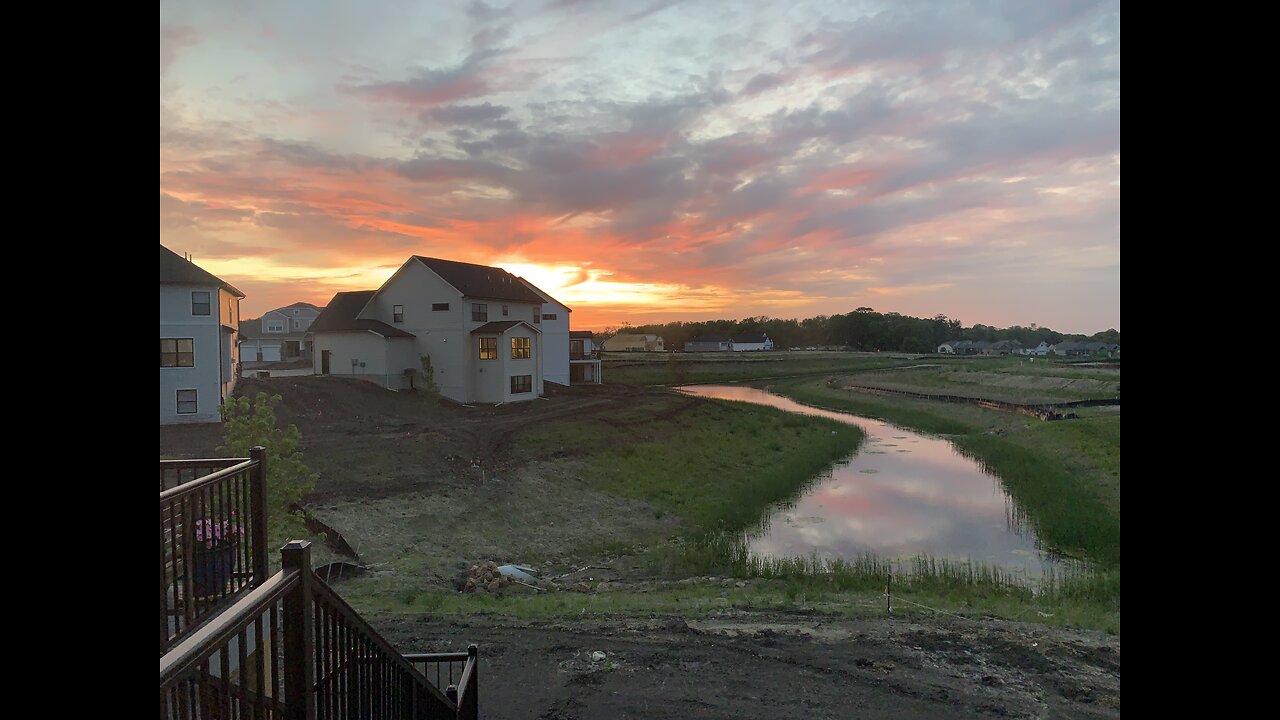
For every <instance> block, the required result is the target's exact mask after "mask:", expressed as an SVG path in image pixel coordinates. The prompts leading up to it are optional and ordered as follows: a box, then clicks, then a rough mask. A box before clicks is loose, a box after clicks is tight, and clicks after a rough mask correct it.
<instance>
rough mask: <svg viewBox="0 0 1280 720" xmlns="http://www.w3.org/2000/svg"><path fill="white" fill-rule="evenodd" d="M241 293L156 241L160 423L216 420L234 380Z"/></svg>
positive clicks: (237, 352)
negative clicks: (158, 280)
mask: <svg viewBox="0 0 1280 720" xmlns="http://www.w3.org/2000/svg"><path fill="white" fill-rule="evenodd" d="M243 297H244V293H242V292H240V291H239V290H237V289H235V288H234V287H232V286H231V285H230V284H229V283H227V282H226V281H224V280H221V279H220V278H218V277H217V276H215V275H213V274H211V273H209V272H208V271H206V270H204V269H202V268H200V267H198V266H197V265H195V264H194V263H192V262H191V261H190V260H187V259H186V258H184V257H182V256H181V255H179V254H177V253H175V252H173V251H172V250H170V249H169V248H166V247H165V246H163V245H161V246H160V424H161V425H169V424H173V423H187V422H217V421H219V420H221V419H222V413H221V410H220V406H221V405H222V403H223V401H225V400H226V398H227V396H229V395H230V394H231V391H232V390H234V389H235V386H236V374H237V365H239V364H240V351H239V347H238V345H237V343H236V332H237V328H238V327H239V324H240V299H241V298H243Z"/></svg>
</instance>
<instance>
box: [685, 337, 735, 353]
mask: <svg viewBox="0 0 1280 720" xmlns="http://www.w3.org/2000/svg"><path fill="white" fill-rule="evenodd" d="M684 351H685V352H732V351H733V340H730V339H729V338H722V337H692V338H689V339H688V340H686V341H685V343H684Z"/></svg>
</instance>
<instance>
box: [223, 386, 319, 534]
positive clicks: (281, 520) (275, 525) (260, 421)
mask: <svg viewBox="0 0 1280 720" xmlns="http://www.w3.org/2000/svg"><path fill="white" fill-rule="evenodd" d="M278 404H280V396H279V395H271V396H268V395H267V394H266V393H264V392H260V393H258V396H257V397H256V398H254V399H253V400H250V399H249V398H246V397H233V398H230V399H229V400H227V402H226V404H224V405H223V406H222V420H223V425H222V433H223V444H222V445H221V446H220V447H219V448H218V450H219V451H220V452H223V453H227V454H229V455H231V456H232V457H246V456H248V455H249V450H251V449H252V448H254V447H255V446H258V445H261V446H262V447H264V448H266V450H267V525H268V532H269V533H270V535H271V538H272V541H273V542H274V541H275V540H277V539H280V540H282V541H283V539H286V538H287V537H302V536H303V535H304V534H305V532H306V528H305V527H304V526H303V523H302V513H301V512H300V511H298V510H297V509H296V507H297V504H298V502H299V501H301V500H302V497H303V496H304V495H306V494H307V493H309V492H311V491H312V490H314V489H315V486H316V476H315V473H313V472H311V470H310V468H308V467H307V465H306V463H304V462H303V461H302V452H301V451H300V450H298V445H299V444H300V443H301V442H302V433H301V432H299V431H298V426H297V425H289V427H287V428H283V429H281V428H280V427H278V426H277V425H276V411H275V408H276V405H278Z"/></svg>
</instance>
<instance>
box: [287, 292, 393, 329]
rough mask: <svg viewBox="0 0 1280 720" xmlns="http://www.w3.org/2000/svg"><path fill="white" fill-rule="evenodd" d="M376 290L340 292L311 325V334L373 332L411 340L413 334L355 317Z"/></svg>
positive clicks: (379, 321) (375, 321)
mask: <svg viewBox="0 0 1280 720" xmlns="http://www.w3.org/2000/svg"><path fill="white" fill-rule="evenodd" d="M376 292H377V291H376V290H356V291H354V292H340V293H338V294H337V295H334V296H333V299H332V300H330V301H329V305H328V307H326V308H325V309H324V310H323V311H322V312H321V313H320V317H318V318H316V319H315V322H313V323H311V327H310V331H311V332H312V333H325V332H373V333H377V334H379V335H381V336H382V337H387V338H411V337H414V335H413V333H408V332H405V331H404V330H401V329H399V328H396V327H392V326H391V325H388V324H386V323H384V322H382V321H381V320H362V319H360V318H359V317H357V315H359V314H360V311H361V310H363V309H364V306H365V305H368V304H369V300H370V299H371V298H372V297H373V294H374V293H376Z"/></svg>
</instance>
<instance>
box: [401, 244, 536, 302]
mask: <svg viewBox="0 0 1280 720" xmlns="http://www.w3.org/2000/svg"><path fill="white" fill-rule="evenodd" d="M413 257H414V258H415V259H416V260H417V261H418V262H420V263H422V264H423V265H426V266H427V267H428V268H430V269H431V271H432V272H434V273H435V274H437V275H439V276H440V278H441V279H443V280H444V281H445V282H447V283H449V284H450V285H452V286H453V287H455V288H457V290H458V292H461V293H462V294H463V295H465V296H467V297H473V298H481V299H492V300H510V301H512V302H519V303H530V304H532V305H541V304H542V297H541V296H539V295H538V294H537V293H536V292H534V291H532V290H530V289H529V288H528V287H527V286H525V284H524V283H522V282H520V278H517V277H516V276H515V275H512V274H511V273H509V272H507V271H506V270H503V269H502V268H496V267H489V266H488V265H473V264H471V263H464V262H455V261H453V260H441V259H439V258H429V257H422V256H421V255H414V256H413Z"/></svg>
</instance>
